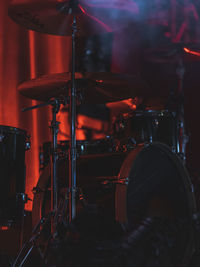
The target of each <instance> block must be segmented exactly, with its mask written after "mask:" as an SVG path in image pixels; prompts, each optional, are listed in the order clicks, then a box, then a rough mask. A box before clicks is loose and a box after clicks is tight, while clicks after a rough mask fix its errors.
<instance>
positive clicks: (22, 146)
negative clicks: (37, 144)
mask: <svg viewBox="0 0 200 267" xmlns="http://www.w3.org/2000/svg"><path fill="white" fill-rule="evenodd" d="M26 139H27V135H26V132H25V131H23V130H21V129H18V128H14V127H10V126H2V125H1V126H0V170H1V179H0V225H3V226H4V225H8V226H9V225H11V224H12V223H13V222H15V221H18V220H20V219H21V218H22V213H23V208H24V202H23V200H22V199H23V196H24V193H25V150H26Z"/></svg>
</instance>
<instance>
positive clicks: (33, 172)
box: [25, 31, 39, 210]
mask: <svg viewBox="0 0 200 267" xmlns="http://www.w3.org/2000/svg"><path fill="white" fill-rule="evenodd" d="M29 55H30V61H29V62H30V77H31V79H33V78H35V77H36V62H35V59H36V56H35V32H33V31H29ZM31 104H32V106H34V105H36V104H37V102H36V101H34V100H33V101H31ZM37 112H38V111H37V110H32V138H31V155H32V156H31V162H32V164H30V163H29V169H28V171H29V173H28V175H27V177H28V181H26V193H27V194H28V195H29V196H31V198H32V188H33V187H34V186H35V185H36V183H37V178H38V177H39V161H38V155H39V143H38V138H37V136H38V123H37V122H38V114H37ZM27 177H26V178H27ZM25 208H26V209H28V210H31V209H32V203H31V202H30V201H29V202H28V203H27V204H26V206H25Z"/></svg>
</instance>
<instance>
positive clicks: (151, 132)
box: [114, 110, 178, 152]
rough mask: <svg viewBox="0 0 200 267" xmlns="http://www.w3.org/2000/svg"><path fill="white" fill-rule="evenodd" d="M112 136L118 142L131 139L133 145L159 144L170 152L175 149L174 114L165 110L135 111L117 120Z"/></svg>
mask: <svg viewBox="0 0 200 267" xmlns="http://www.w3.org/2000/svg"><path fill="white" fill-rule="evenodd" d="M114 135H115V136H116V138H117V139H119V140H124V139H125V140H128V139H130V138H131V139H132V142H133V143H134V144H141V143H152V142H161V143H164V144H166V145H168V146H169V147H170V148H171V150H172V151H174V152H177V151H176V147H177V142H178V139H177V121H176V116H175V112H169V111H167V110H146V111H136V112H134V113H133V114H129V115H128V116H125V117H121V118H118V119H117V120H116V122H115V124H114Z"/></svg>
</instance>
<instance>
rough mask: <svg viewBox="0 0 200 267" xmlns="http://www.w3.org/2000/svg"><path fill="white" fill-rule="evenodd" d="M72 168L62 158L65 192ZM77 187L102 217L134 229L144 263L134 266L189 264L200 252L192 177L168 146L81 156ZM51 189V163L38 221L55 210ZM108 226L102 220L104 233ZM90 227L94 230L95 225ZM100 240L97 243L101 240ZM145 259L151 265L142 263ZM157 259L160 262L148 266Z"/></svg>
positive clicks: (36, 205) (37, 204) (41, 185)
mask: <svg viewBox="0 0 200 267" xmlns="http://www.w3.org/2000/svg"><path fill="white" fill-rule="evenodd" d="M67 170H68V167H67V163H66V160H59V162H58V183H59V194H61V191H63V189H64V188H66V187H67V182H66V180H67ZM77 185H78V187H81V189H82V192H83V195H84V196H85V199H86V200H87V202H88V206H91V205H93V206H96V207H97V208H98V210H99V211H100V212H101V214H103V216H101V218H104V219H105V220H107V221H108V222H110V221H115V222H117V223H119V224H120V225H122V226H123V229H131V233H132V234H131V237H130V239H128V241H127V242H128V243H129V247H130V243H131V242H132V241H133V243H135V242H136V245H133V247H132V253H131V255H135V256H134V257H139V255H140V256H141V255H143V256H141V260H137V261H136V259H134V260H133V261H136V262H140V263H138V265H137V264H135V265H133V266H134V267H135V266H145V267H146V266H167V267H168V266H170V267H178V266H179V267H183V266H187V264H188V262H189V260H190V257H191V255H192V253H193V251H194V234H195V233H194V229H193V223H192V220H193V219H192V218H193V214H194V213H196V204H195V200H194V195H193V190H192V184H191V181H190V177H189V175H188V173H187V171H186V169H185V167H184V166H183V164H182V162H181V160H180V159H179V158H178V157H177V156H176V154H174V153H173V152H172V151H171V150H170V149H169V148H168V146H166V145H164V144H161V143H153V144H150V145H146V146H144V145H141V146H138V147H136V148H135V149H134V150H132V151H131V152H126V153H125V152H124V153H117V152H115V153H107V154H99V155H85V156H83V157H80V158H79V159H78V161H77ZM49 188H50V166H47V167H46V168H45V170H44V171H43V173H42V174H41V176H40V178H39V181H38V184H37V190H36V193H35V195H34V200H33V224H36V223H37V222H38V221H39V220H40V219H41V218H42V217H43V216H45V214H47V213H48V212H49V210H50V190H49ZM78 214H79V213H78ZM78 216H79V215H78ZM88 224H90V222H88ZM108 225H109V223H108ZM102 227H103V224H101V223H100V224H99V226H98V232H100V231H101V228H102ZM83 228H85V226H84V227H83ZM87 228H88V229H89V231H90V229H92V228H93V226H92V227H91V228H90V227H89V226H87ZM84 231H85V230H84ZM103 231H106V227H105V230H104V229H103ZM103 231H102V232H103ZM86 236H87V235H86ZM126 236H127V234H126ZM94 238H95V241H94V242H97V241H96V240H97V239H98V238H96V237H94ZM101 238H102V237H101ZM130 240H132V241H130ZM95 244H96V243H95ZM84 247H85V248H86V247H87V246H84ZM139 248H140V249H141V250H140V252H139V251H138V249H139ZM134 251H137V252H136V253H134ZM147 251H151V252H147ZM89 254H90V253H89ZM132 257H133V256H132ZM144 258H145V260H146V264H145V263H144V262H143V264H142V261H144ZM152 259H154V261H155V262H157V264H154V265H153V263H152V265H148V264H149V262H151V261H152ZM73 266H74V265H73ZM77 266H79V265H77ZM91 266H92V265H91ZM95 266H96V265H95ZM98 266H99V265H98ZM106 266H107V265H106ZM117 266H118V265H117ZM122 266H123V265H122ZM124 266H126V265H124ZM128 266H129V265H128Z"/></svg>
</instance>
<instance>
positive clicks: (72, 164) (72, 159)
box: [69, 16, 77, 222]
mask: <svg viewBox="0 0 200 267" xmlns="http://www.w3.org/2000/svg"><path fill="white" fill-rule="evenodd" d="M76 31H77V27H76V17H75V16H74V18H73V24H72V74H71V80H72V84H71V90H70V113H71V114H70V115H71V116H70V122H71V125H70V126H71V131H70V153H69V222H71V221H72V220H73V219H74V218H75V216H76V86H75V35H76Z"/></svg>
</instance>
